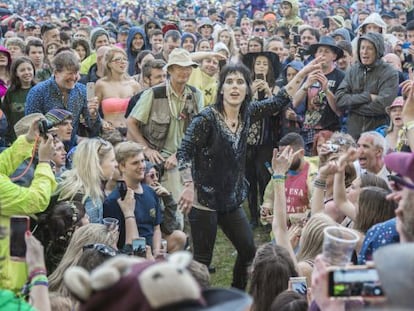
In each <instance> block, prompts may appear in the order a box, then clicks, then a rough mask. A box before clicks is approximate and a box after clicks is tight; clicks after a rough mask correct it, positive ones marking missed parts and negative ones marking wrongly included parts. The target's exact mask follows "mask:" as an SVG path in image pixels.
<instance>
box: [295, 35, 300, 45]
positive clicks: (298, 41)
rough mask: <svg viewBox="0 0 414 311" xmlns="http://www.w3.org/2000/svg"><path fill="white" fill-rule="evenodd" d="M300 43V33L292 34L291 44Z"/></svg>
mask: <svg viewBox="0 0 414 311" xmlns="http://www.w3.org/2000/svg"><path fill="white" fill-rule="evenodd" d="M299 43H300V35H294V36H293V44H294V45H298V44H299Z"/></svg>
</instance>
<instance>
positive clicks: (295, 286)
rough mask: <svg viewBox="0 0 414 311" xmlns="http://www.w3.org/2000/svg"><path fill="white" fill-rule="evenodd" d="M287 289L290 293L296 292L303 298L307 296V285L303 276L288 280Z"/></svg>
mask: <svg viewBox="0 0 414 311" xmlns="http://www.w3.org/2000/svg"><path fill="white" fill-rule="evenodd" d="M289 287H290V288H291V289H292V291H294V292H297V293H298V294H300V295H302V296H304V297H306V295H307V294H308V284H307V282H306V277H304V276H300V277H291V278H289Z"/></svg>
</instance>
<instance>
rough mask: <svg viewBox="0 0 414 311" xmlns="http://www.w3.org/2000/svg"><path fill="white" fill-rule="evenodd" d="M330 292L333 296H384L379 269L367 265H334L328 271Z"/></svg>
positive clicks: (346, 297) (348, 297)
mask: <svg viewBox="0 0 414 311" xmlns="http://www.w3.org/2000/svg"><path fill="white" fill-rule="evenodd" d="M328 292H329V293H328V294H329V296H330V297H332V298H342V299H352V298H357V297H364V298H371V299H372V298H384V291H383V290H382V287H381V282H380V279H379V276H378V273H377V270H376V269H375V268H373V267H367V266H350V267H346V268H338V267H336V268H335V267H332V268H331V269H330V271H329V272H328Z"/></svg>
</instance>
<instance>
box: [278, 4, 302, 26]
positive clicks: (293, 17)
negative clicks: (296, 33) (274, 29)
mask: <svg viewBox="0 0 414 311" xmlns="http://www.w3.org/2000/svg"><path fill="white" fill-rule="evenodd" d="M283 3H289V4H290V6H291V7H292V10H291V11H290V15H289V16H285V17H283V18H282V19H281V20H280V22H279V26H286V27H288V28H291V27H292V26H299V25H302V24H303V20H302V19H301V18H300V17H299V3H298V1H297V0H283V1H282V4H283Z"/></svg>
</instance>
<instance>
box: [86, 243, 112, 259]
mask: <svg viewBox="0 0 414 311" xmlns="http://www.w3.org/2000/svg"><path fill="white" fill-rule="evenodd" d="M87 249H94V250H96V251H98V252H99V253H101V254H102V255H105V256H108V257H115V256H116V255H117V252H116V250H115V249H114V248H113V247H111V246H108V245H105V244H101V243H95V244H86V245H84V246H83V251H85V250H87Z"/></svg>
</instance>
